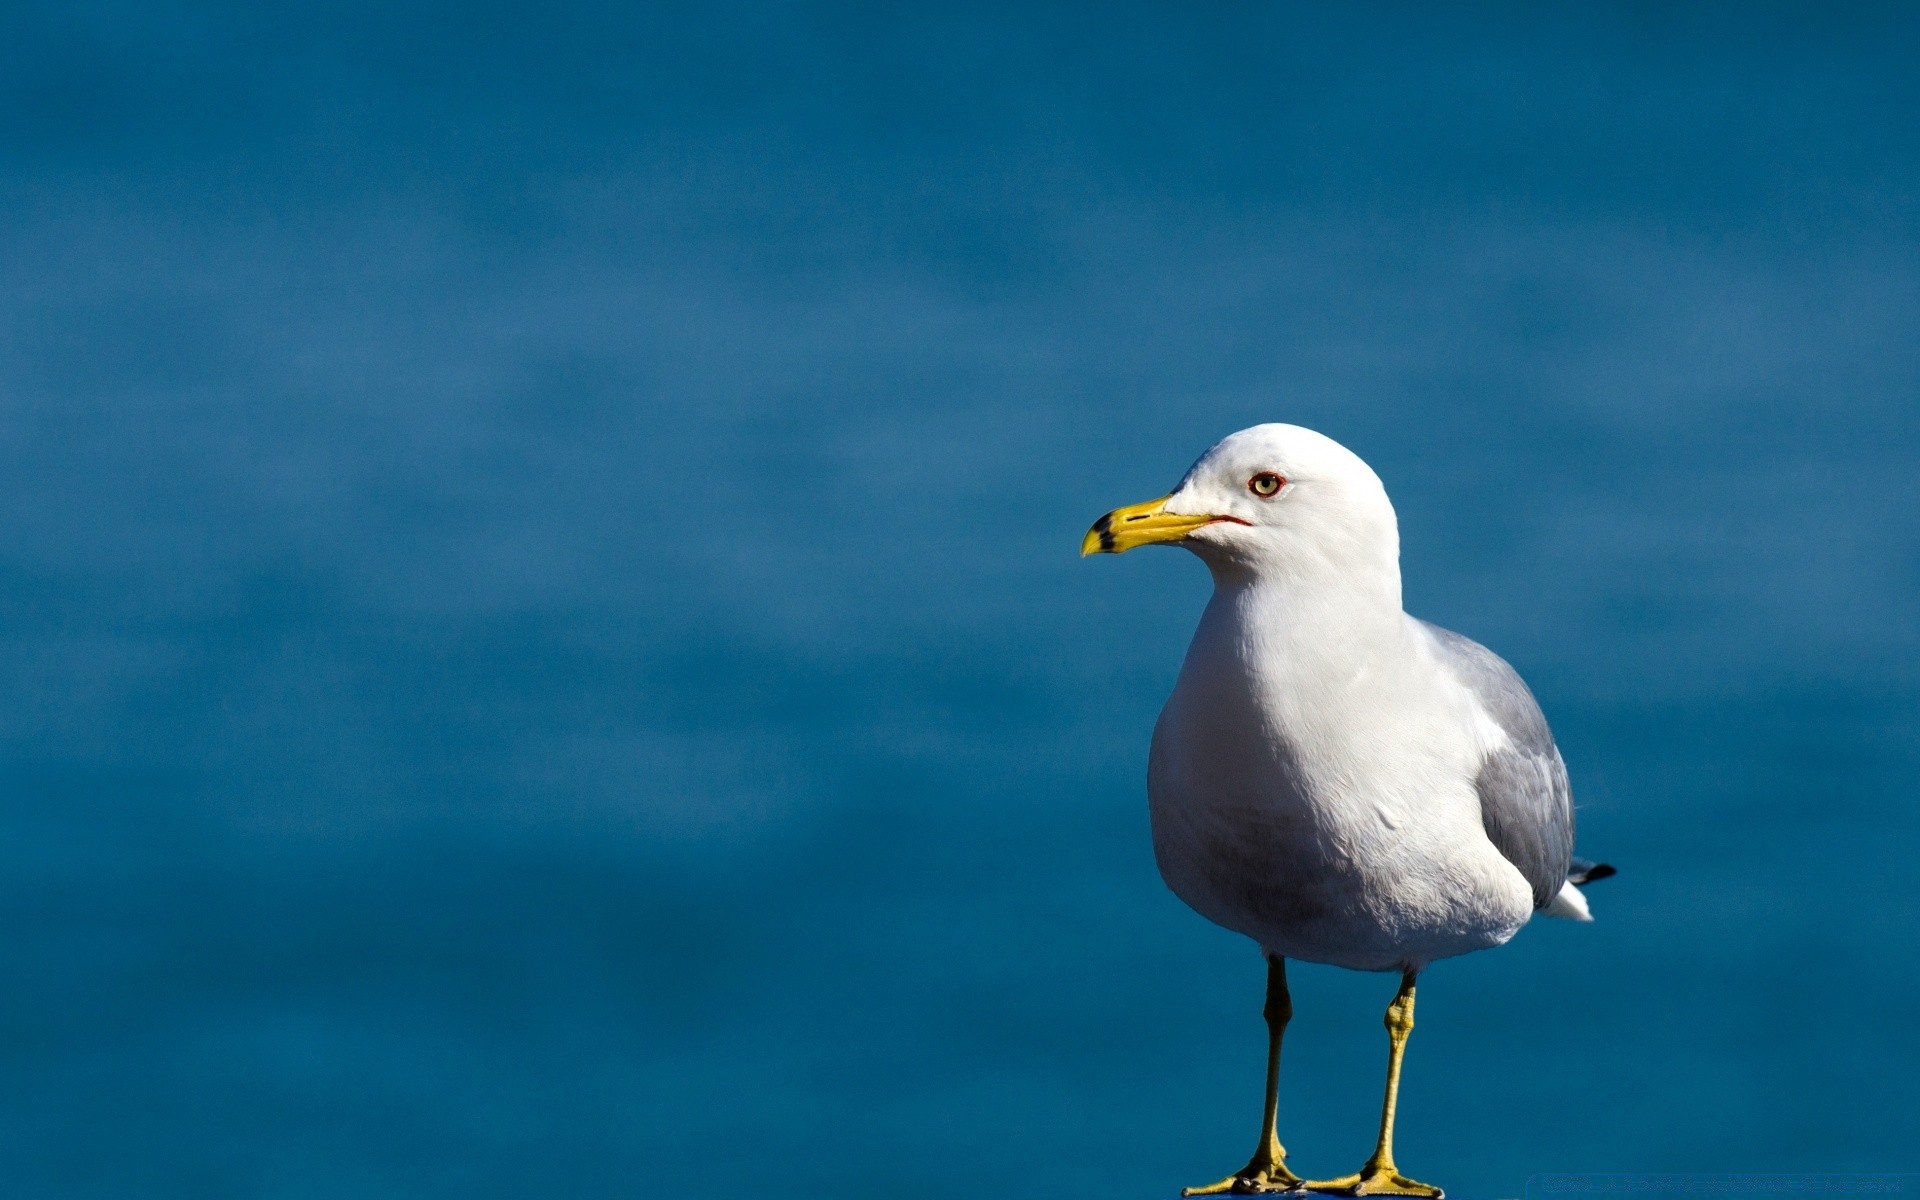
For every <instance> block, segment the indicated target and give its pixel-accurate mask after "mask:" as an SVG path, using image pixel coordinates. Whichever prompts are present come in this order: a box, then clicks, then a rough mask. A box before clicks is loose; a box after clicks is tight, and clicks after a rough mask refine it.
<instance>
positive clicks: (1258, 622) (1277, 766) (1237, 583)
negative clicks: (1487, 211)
mask: <svg viewBox="0 0 1920 1200" xmlns="http://www.w3.org/2000/svg"><path fill="white" fill-rule="evenodd" d="M1154 543H1169V544H1177V545H1180V546H1184V547H1186V548H1187V549H1189V550H1191V551H1193V553H1195V554H1197V555H1198V556H1199V557H1200V558H1201V560H1202V561H1204V562H1205V563H1206V564H1207V566H1208V567H1209V568H1210V569H1211V571H1212V573H1213V583H1214V591H1213V597H1212V599H1211V600H1209V601H1208V603H1207V608H1206V611H1205V613H1203V614H1202V616H1201V618H1200V626H1199V628H1198V629H1196V630H1195V631H1194V635H1193V641H1192V644H1191V645H1189V646H1188V648H1187V657H1186V661H1185V663H1184V664H1182V666H1181V668H1180V677H1179V681H1178V682H1177V683H1176V684H1175V685H1174V689H1173V695H1172V696H1171V697H1170V698H1169V699H1168V700H1167V703H1166V707H1165V708H1164V709H1163V710H1162V711H1161V713H1160V720H1159V722H1158V724H1157V725H1156V726H1155V727H1154V731H1153V748H1152V752H1151V754H1150V756H1149V760H1148V766H1147V796H1148V803H1149V809H1150V812H1151V814H1152V823H1153V848H1154V857H1155V858H1156V860H1157V861H1158V863H1159V866H1160V873H1161V876H1162V877H1163V878H1164V879H1165V880H1166V883H1167V886H1168V887H1170V888H1172V889H1173V891H1174V893H1175V894H1176V895H1178V896H1179V897H1180V898H1181V899H1182V900H1184V901H1186V903H1187V904H1188V905H1190V906H1191V907H1192V908H1193V909H1194V910H1196V911H1197V912H1199V913H1200V914H1201V915H1202V916H1204V917H1206V918H1208V919H1209V920H1211V921H1214V922H1215V923H1217V924H1220V925H1223V926H1225V927H1226V928H1228V929H1231V930H1234V931H1236V932H1238V933H1242V934H1245V935H1246V936H1247V937H1250V938H1252V939H1254V941H1256V942H1257V943H1259V945H1260V947H1261V950H1262V951H1263V953H1264V954H1265V955H1266V957H1267V962H1268V970H1267V1003H1266V1009H1265V1013H1266V1019H1267V1026H1268V1050H1267V1087H1266V1111H1265V1116H1264V1118H1263V1120H1262V1127H1261V1135H1260V1143H1259V1146H1258V1148H1257V1149H1256V1150H1255V1152H1254V1155H1253V1157H1252V1159H1251V1160H1250V1161H1249V1162H1248V1163H1247V1165H1246V1166H1245V1167H1244V1168H1242V1169H1241V1170H1239V1171H1237V1172H1235V1173H1234V1174H1232V1175H1229V1176H1227V1177H1226V1178H1225V1179H1222V1180H1220V1181H1219V1182H1218V1183H1214V1184H1210V1185H1208V1186H1206V1187H1200V1188H1189V1189H1187V1190H1186V1191H1185V1192H1184V1193H1183V1194H1184V1195H1205V1194H1212V1193H1219V1192H1282V1191H1294V1190H1298V1189H1302V1188H1310V1189H1313V1190H1315V1191H1333V1192H1340V1193H1344V1194H1349V1195H1397V1196H1423V1197H1438V1196H1440V1195H1441V1194H1442V1193H1441V1190H1440V1189H1439V1188H1437V1187H1434V1186H1432V1185H1430V1184H1424V1183H1419V1182H1416V1181H1414V1180H1412V1179H1409V1178H1407V1177H1406V1176H1404V1175H1402V1174H1400V1172H1399V1170H1398V1168H1397V1167H1396V1166H1395V1164H1394V1160H1393V1118H1394V1106H1395V1101H1396V1098H1397V1095H1398V1091H1399V1081H1400V1062H1401V1056H1402V1055H1403V1053H1404V1052H1405V1048H1406V1042H1407V1035H1408V1033H1409V1032H1410V1031H1411V1030H1412V1028H1413V996H1414V979H1415V977H1416V976H1417V975H1418V974H1419V973H1420V971H1421V970H1422V969H1423V968H1425V967H1426V966H1427V964H1428V963H1431V962H1433V961H1435V960H1436V959H1442V958H1448V957H1451V956H1453V955H1457V954H1466V953H1468V952H1470V951H1474V950H1484V949H1486V948H1488V947H1491V946H1498V945H1501V944H1502V943H1504V942H1506V941H1507V940H1508V939H1509V938H1511V937H1512V936H1513V935H1514V934H1515V933H1516V932H1517V931H1518V930H1519V928H1520V927H1521V926H1522V925H1524V924H1526V923H1527V921H1528V919H1529V918H1531V917H1532V916H1533V914H1534V913H1536V912H1541V913H1545V914H1547V915H1548V916H1557V917H1569V918H1572V919H1575V920H1582V921H1585V920H1591V919H1592V918H1591V916H1590V915H1589V913H1588V909H1587V904H1586V901H1585V899H1584V898H1583V897H1582V896H1581V894H1580V892H1579V891H1578V890H1576V888H1575V886H1574V885H1575V884H1577V883H1585V882H1587V881H1589V880H1592V879H1598V878H1602V877H1604V876H1606V875H1610V874H1613V868H1612V867H1609V866H1606V865H1604V864H1594V863H1587V862H1584V861H1582V860H1579V859H1574V858H1573V857H1572V853H1573V806H1572V799H1571V794H1570V790H1569V787H1568V783H1567V771H1566V766H1565V764H1564V763H1563V762H1562V761H1561V758H1560V752H1559V750H1558V749H1557V748H1556V747H1555V745H1554V742H1553V735H1552V734H1551V733H1550V732H1549V731H1548V729H1547V723H1546V719H1545V717H1543V716H1542V715H1541V713H1540V708H1539V706H1538V705H1537V704H1536V703H1535V702H1534V698H1533V695H1532V693H1531V692H1529V691H1528V690H1527V686H1526V685H1525V684H1524V683H1522V682H1521V680H1520V677H1519V676H1518V675H1517V674H1515V672H1514V670H1513V668H1512V667H1510V666H1508V665H1507V664H1506V663H1505V662H1504V661H1502V660H1501V659H1500V658H1499V657H1498V656H1496V655H1495V654H1494V653H1493V652H1492V651H1490V650H1488V649H1486V647H1484V646H1481V645H1480V644H1478V643H1477V642H1474V641H1471V640H1469V639H1467V638H1464V637H1462V636H1460V635H1459V634H1457V633H1451V632H1448V631H1447V630H1444V629H1440V628H1437V627H1435V626H1433V625H1429V624H1427V623H1426V622H1424V621H1419V620H1416V619H1415V618H1413V617H1410V616H1408V615H1407V614H1406V613H1405V612H1404V611H1403V610H1402V608H1401V599H1400V534H1399V526H1398V522H1397V521H1396V519H1395V516H1394V511H1393V505H1392V503H1391V502H1389V501H1388V499H1387V492H1386V489H1385V488H1384V487H1383V486H1382V485H1381V483H1380V479H1379V476H1377V475H1375V474H1374V472H1373V470H1372V468H1370V467H1368V466H1367V464H1366V463H1364V462H1362V461H1361V460H1360V458H1359V457H1358V456H1357V455H1355V454H1354V453H1353V452H1352V451H1350V450H1348V449H1347V448H1346V447H1344V446H1342V445H1340V444H1339V443H1337V442H1335V441H1333V440H1332V439H1331V438H1328V437H1325V436H1324V435H1322V434H1318V433H1315V432H1313V431H1312V430H1310V429H1303V428H1301V427H1299V426H1297V425H1258V426H1255V427H1254V428H1252V429H1246V430H1242V431H1241V432H1239V433H1236V434H1233V435H1232V436H1230V437H1228V438H1226V439H1225V440H1223V441H1222V442H1220V443H1219V444H1218V445H1216V446H1215V447H1213V449H1211V450H1209V451H1207V453H1206V454H1204V455H1203V456H1201V458H1200V461H1198V462H1197V463H1195V464H1194V465H1193V467H1192V469H1190V470H1189V471H1188V472H1187V474H1186V476H1185V478H1183V479H1182V480H1181V481H1180V485H1179V486H1178V487H1176V488H1175V489H1174V490H1173V492H1172V493H1171V494H1169V495H1167V496H1163V497H1162V498H1160V499H1158V500H1153V501H1149V502H1147V503H1145V504H1138V505H1133V506H1131V507H1128V508H1121V509H1116V510H1115V511H1113V512H1111V513H1109V514H1107V515H1106V516H1104V517H1102V518H1100V520H1099V521H1097V522H1095V524H1094V526H1093V528H1092V529H1091V530H1090V531H1089V532H1088V533H1087V536H1086V540H1085V541H1084V542H1083V543H1082V546H1081V552H1082V553H1083V554H1093V553H1099V552H1106V553H1114V554H1118V553H1122V552H1124V551H1126V550H1130V549H1132V548H1133V547H1135V546H1143V545H1150V544H1154ZM1289 958H1298V959H1305V960H1307V961H1309V962H1318V963H1329V964H1332V965H1334V966H1340V967H1348V968H1351V969H1353V970H1359V971H1397V972H1399V973H1400V977H1401V982H1400V989H1399V992H1398V994H1397V995H1396V996H1395V997H1394V1000H1393V1003H1392V1004H1391V1005H1390V1006H1389V1007H1388V1009H1387V1022H1386V1023H1387V1031H1388V1034H1389V1051H1388V1060H1387V1086H1386V1098H1385V1103H1384V1104H1383V1106H1382V1112H1381V1120H1380V1134H1379V1140H1378V1142H1377V1144H1376V1146H1375V1148H1374V1152H1373V1155H1372V1157H1371V1158H1369V1159H1368V1160H1367V1163H1366V1165H1365V1166H1363V1167H1362V1168H1361V1169H1360V1171H1359V1172H1357V1173H1355V1174H1353V1175H1347V1176H1343V1177H1341V1178H1338V1179H1329V1180H1322V1181H1317V1182H1308V1181H1305V1180H1302V1179H1301V1178H1300V1177H1299V1176H1297V1175H1295V1174H1294V1173H1293V1172H1292V1171H1290V1170H1288V1169H1287V1166H1286V1163H1285V1159H1286V1150H1285V1149H1284V1148H1283V1147H1282V1146H1281V1144H1280V1140H1279V1137H1278V1134H1277V1132H1276V1129H1275V1118H1276V1113H1277V1106H1278V1102H1277V1091H1278V1083H1279V1061H1280V1040H1281V1034H1282V1032H1283V1030H1284V1029H1285V1027H1286V1023H1287V1020H1288V1018H1289V1017H1290V1016H1291V1014H1292V1005H1291V1002H1290V1001H1289V999H1288V995H1287V985H1286V965H1285V964H1286V960H1287V959H1289Z"/></svg>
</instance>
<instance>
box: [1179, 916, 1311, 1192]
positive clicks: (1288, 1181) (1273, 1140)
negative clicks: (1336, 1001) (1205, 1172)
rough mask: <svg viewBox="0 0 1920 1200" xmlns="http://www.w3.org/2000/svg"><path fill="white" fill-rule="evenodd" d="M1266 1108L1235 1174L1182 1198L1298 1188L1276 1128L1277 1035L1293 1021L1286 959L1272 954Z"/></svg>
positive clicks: (1298, 1181)
mask: <svg viewBox="0 0 1920 1200" xmlns="http://www.w3.org/2000/svg"><path fill="white" fill-rule="evenodd" d="M1263 1011H1264V1013H1265V1015H1266V1018H1267V1106H1266V1113H1265V1115H1264V1116H1263V1117H1261V1119H1260V1145H1259V1146H1258V1147H1256V1148H1255V1149H1254V1152H1253V1158H1252V1159H1250V1160H1249V1161H1248V1162H1247V1165H1246V1166H1244V1167H1241V1168H1240V1169H1239V1170H1238V1171H1235V1172H1234V1173H1233V1174H1231V1175H1229V1176H1227V1177H1226V1178H1225V1179H1222V1180H1220V1181H1219V1182H1218V1183H1210V1184H1208V1185H1207V1186H1205V1187H1191V1188H1182V1189H1181V1190H1180V1194H1181V1195H1182V1196H1217V1195H1220V1194H1222V1193H1227V1192H1231V1193H1234V1194H1236V1195H1247V1194H1249V1193H1258V1192H1291V1191H1295V1190H1297V1189H1298V1188H1299V1187H1300V1184H1301V1181H1300V1177H1299V1176H1298V1175H1295V1174H1294V1173H1293V1172H1292V1171H1289V1170H1287V1148H1286V1147H1285V1146H1282V1145H1281V1144H1280V1134H1279V1132H1278V1130H1277V1128H1276V1126H1277V1125H1278V1122H1279V1116H1280V1036H1281V1035H1282V1034H1284V1033H1285V1032H1286V1031H1287V1022H1288V1021H1290V1020H1292V1019H1293V997H1292V995H1291V994H1289V993H1288V991H1287V960H1286V959H1284V958H1281V957H1280V956H1279V955H1277V954H1275V955H1272V956H1270V957H1269V958H1268V959H1267V1003H1266V1007H1265V1009H1264V1010H1263Z"/></svg>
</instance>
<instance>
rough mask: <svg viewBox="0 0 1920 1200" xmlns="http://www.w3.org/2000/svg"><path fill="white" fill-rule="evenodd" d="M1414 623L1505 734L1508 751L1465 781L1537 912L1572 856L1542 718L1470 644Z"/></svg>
mask: <svg viewBox="0 0 1920 1200" xmlns="http://www.w3.org/2000/svg"><path fill="white" fill-rule="evenodd" d="M1420 624H1421V625H1423V626H1425V627H1426V630H1427V632H1428V633H1431V634H1432V635H1433V639H1434V641H1435V642H1436V643H1438V646H1439V651H1440V661H1442V662H1444V663H1445V664H1447V666H1448V667H1450V668H1452V670H1453V673H1454V674H1455V675H1456V676H1457V677H1458V678H1459V680H1460V682H1461V683H1463V684H1465V685H1466V686H1467V688H1468V689H1469V690H1470V691H1472V692H1473V694H1474V695H1475V696H1477V697H1478V698H1479V700H1480V703H1481V704H1483V705H1485V706H1486V710H1487V712H1488V714H1489V715H1490V716H1492V717H1493V719H1494V720H1495V721H1497V722H1498V723H1499V725H1500V728H1502V729H1504V730H1506V733H1507V738H1508V741H1509V743H1510V744H1509V745H1508V747H1507V748H1506V749H1504V750H1501V751H1499V752H1497V753H1495V754H1492V755H1490V756H1488V758H1487V761H1486V762H1484V763H1482V764H1481V766H1480V773H1479V775H1478V776H1476V777H1475V779H1474V781H1473V786H1474V789H1475V790H1476V791H1478V792H1479V793H1480V823H1481V825H1482V826H1483V827H1484V828H1485V829H1486V831H1487V838H1488V840H1490V841H1492V842H1493V844H1494V845H1495V846H1496V847H1498V848H1499V850H1500V853H1501V854H1503V855H1505V856H1506V858H1507V861H1508V862H1510V863H1512V864H1513V865H1514V866H1516V867H1518V868H1520V873H1521V874H1522V875H1524V876H1526V879H1527V882H1528V883H1530V884H1532V885H1533V906H1534V907H1535V908H1545V907H1546V906H1547V904H1548V903H1549V902H1550V901H1551V900H1552V899H1553V898H1554V896H1555V895H1556V894H1558V893H1559V891H1560V889H1561V888H1562V887H1563V886H1565V884H1566V882H1567V869H1568V866H1569V864H1570V862H1571V860H1572V857H1573V789H1572V788H1571V787H1570V786H1568V783H1567V765H1566V763H1564V762H1562V761H1561V759H1560V749H1559V747H1557V746H1555V745H1554V744H1553V733H1552V731H1551V730H1549V729H1548V728H1547V718H1546V717H1545V716H1543V715H1542V714H1541V712H1540V705H1539V704H1538V703H1537V702H1535V700H1534V698H1533V693H1532V692H1530V691H1528V690H1527V685H1526V684H1525V683H1523V682H1521V679H1520V676H1519V674H1518V673H1517V672H1516V671H1514V669H1513V668H1512V667H1510V666H1508V665H1507V662H1506V660H1505V659H1503V658H1501V657H1500V656H1499V655H1497V654H1495V653H1494V652H1493V651H1491V650H1489V649H1487V648H1486V647H1485V646H1482V645H1481V644H1480V643H1479V642H1476V641H1474V640H1473V639H1472V638H1467V637H1462V636H1460V635H1459V634H1457V633H1454V632H1453V631H1452V630H1448V629H1442V628H1440V627H1439V626H1438V625H1429V624H1427V622H1425V621H1422V622H1420Z"/></svg>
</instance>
